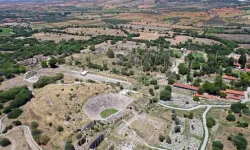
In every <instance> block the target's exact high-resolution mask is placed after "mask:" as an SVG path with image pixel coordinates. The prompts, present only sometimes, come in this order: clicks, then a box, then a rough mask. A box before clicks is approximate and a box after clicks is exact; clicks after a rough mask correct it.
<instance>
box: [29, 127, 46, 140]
mask: <svg viewBox="0 0 250 150" xmlns="http://www.w3.org/2000/svg"><path fill="white" fill-rule="evenodd" d="M42 133H43V131H42V130H38V129H35V130H33V131H32V132H31V134H32V137H33V138H34V140H35V141H36V142H37V143H39V140H40V138H41V134H42Z"/></svg>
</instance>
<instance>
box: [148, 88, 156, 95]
mask: <svg viewBox="0 0 250 150" xmlns="http://www.w3.org/2000/svg"><path fill="white" fill-rule="evenodd" d="M148 91H149V93H150V95H151V96H154V95H155V94H154V90H153V89H152V88H150V89H149V90H148Z"/></svg>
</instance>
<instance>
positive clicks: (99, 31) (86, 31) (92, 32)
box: [63, 28, 126, 36]
mask: <svg viewBox="0 0 250 150" xmlns="http://www.w3.org/2000/svg"><path fill="white" fill-rule="evenodd" d="M63 31H65V32H68V33H73V34H76V33H77V34H78V35H85V36H97V35H113V36H126V34H125V33H123V32H122V31H121V30H118V29H104V28H67V29H64V30H63Z"/></svg>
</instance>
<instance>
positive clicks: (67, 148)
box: [64, 142, 75, 150]
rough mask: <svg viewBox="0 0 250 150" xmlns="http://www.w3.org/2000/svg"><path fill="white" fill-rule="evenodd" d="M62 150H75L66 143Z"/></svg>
mask: <svg viewBox="0 0 250 150" xmlns="http://www.w3.org/2000/svg"><path fill="white" fill-rule="evenodd" d="M64 150H75V147H74V145H73V144H71V143H69V142H67V143H66V145H65V147H64Z"/></svg>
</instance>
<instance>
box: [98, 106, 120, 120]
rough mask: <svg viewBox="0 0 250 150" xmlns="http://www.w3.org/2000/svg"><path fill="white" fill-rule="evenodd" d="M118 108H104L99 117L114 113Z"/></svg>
mask: <svg viewBox="0 0 250 150" xmlns="http://www.w3.org/2000/svg"><path fill="white" fill-rule="evenodd" d="M117 112H118V110H116V109H114V108H109V109H106V110H104V111H103V112H102V113H101V117H102V118H107V117H109V116H111V115H113V114H115V113H117Z"/></svg>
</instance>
